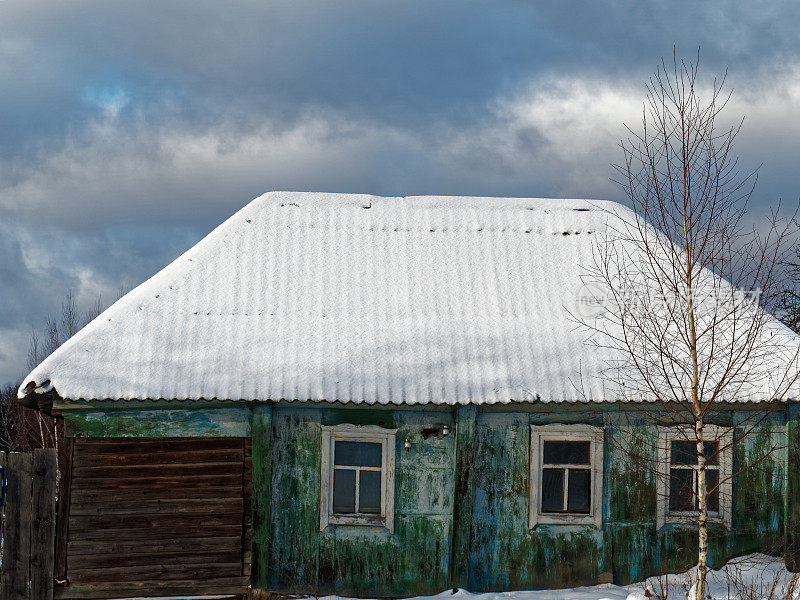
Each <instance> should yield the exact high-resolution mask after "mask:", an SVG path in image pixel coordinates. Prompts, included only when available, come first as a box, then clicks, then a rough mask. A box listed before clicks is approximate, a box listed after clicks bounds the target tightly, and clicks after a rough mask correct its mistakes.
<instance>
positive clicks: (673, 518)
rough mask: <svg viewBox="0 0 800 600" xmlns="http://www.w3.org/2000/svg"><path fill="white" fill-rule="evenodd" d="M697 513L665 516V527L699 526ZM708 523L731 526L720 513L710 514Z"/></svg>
mask: <svg viewBox="0 0 800 600" xmlns="http://www.w3.org/2000/svg"><path fill="white" fill-rule="evenodd" d="M697 520H698V514H697V511H681V512H671V513H667V514H666V515H665V516H664V525H694V526H697ZM708 522H709V524H712V525H722V526H723V527H728V528H729V529H730V526H729V525H728V524H727V523H726V522H725V518H724V517H723V516H722V515H721V514H720V513H718V512H715V513H709V515H708ZM662 526H663V525H662Z"/></svg>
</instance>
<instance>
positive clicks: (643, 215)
mask: <svg viewBox="0 0 800 600" xmlns="http://www.w3.org/2000/svg"><path fill="white" fill-rule="evenodd" d="M698 63H699V54H698V60H696V61H694V62H692V61H688V62H687V61H679V60H678V59H677V57H674V58H673V61H672V64H667V63H666V62H664V61H662V62H661V65H660V66H659V68H658V69H657V71H656V73H655V74H654V75H653V76H652V77H651V79H650V80H649V82H648V84H647V100H646V103H645V106H644V109H643V114H642V127H641V129H640V130H637V131H634V130H633V129H630V128H629V129H628V131H629V137H628V138H627V139H626V140H623V141H622V142H621V143H620V146H621V148H622V153H623V157H624V160H623V162H622V163H621V164H620V165H615V169H616V172H617V175H618V178H617V182H618V183H619V184H620V186H621V188H622V189H623V190H624V192H625V194H626V196H627V198H628V200H629V202H630V203H631V205H632V207H633V209H634V210H633V213H628V212H626V211H619V212H618V213H616V214H609V216H608V223H609V226H608V228H607V231H606V234H605V236H601V237H600V240H599V241H598V243H597V245H596V252H595V263H594V265H593V266H592V267H591V268H590V269H589V272H588V273H587V275H586V276H587V280H588V281H590V282H591V284H592V285H593V286H596V287H595V290H596V292H595V293H598V294H601V295H602V298H603V301H604V304H603V306H604V308H603V309H602V310H600V311H599V312H598V313H597V314H596V315H594V316H593V317H592V318H591V319H586V318H582V319H581V322H582V323H583V324H584V325H586V326H587V327H589V329H590V330H591V332H592V333H591V339H592V340H593V342H594V343H595V344H597V346H598V347H600V348H602V349H603V350H604V352H605V355H606V356H608V357H609V358H608V370H607V372H606V376H607V378H608V382H609V387H610V388H612V389H613V390H614V392H613V393H614V394H616V395H617V396H618V397H620V398H623V399H627V400H633V401H636V402H637V406H639V407H641V410H645V411H649V412H650V413H651V416H652V418H655V419H657V421H656V422H659V423H661V424H665V425H669V426H674V427H675V428H676V430H678V431H681V432H682V435H683V436H684V438H683V440H681V442H682V443H679V444H678V445H673V446H671V450H670V451H671V452H673V453H674V452H683V453H689V456H688V459H689V460H690V462H692V463H694V466H693V468H692V469H691V476H690V478H689V480H688V481H687V479H686V478H685V477H684V478H683V479H682V480H681V481H680V482H677V481H671V483H672V484H674V485H677V484H678V483H680V484H685V485H687V486H688V491H685V492H684V493H683V495H682V496H681V498H680V499H679V500H681V501H683V502H686V503H687V504H686V505H685V506H684V508H690V509H691V510H692V511H696V513H695V514H696V525H697V532H698V555H697V583H696V585H695V587H694V588H693V594H694V598H695V599H696V600H702V599H704V598H705V596H706V574H707V571H708V549H709V540H708V535H709V527H708V524H709V503H710V502H713V503H718V502H720V498H719V494H720V490H721V489H722V488H723V486H724V484H725V481H726V479H727V480H729V479H730V477H732V475H728V476H727V477H723V476H721V475H719V471H716V470H714V468H713V466H712V465H714V463H715V461H717V460H719V457H720V456H721V455H722V453H723V452H724V451H725V450H726V449H727V448H730V447H731V446H732V445H733V444H735V443H737V442H739V441H741V438H743V437H744V436H745V435H747V434H749V433H750V432H752V431H753V430H754V429H755V428H756V427H758V426H759V424H760V423H762V422H763V420H764V418H765V417H764V415H765V414H766V413H765V411H764V410H758V411H756V410H753V411H751V413H750V414H752V418H751V419H750V420H749V421H748V423H747V424H745V425H744V427H743V426H742V424H741V423H740V424H739V428H738V429H735V428H734V427H733V426H731V425H728V426H722V427H719V426H714V425H712V423H714V422H715V420H718V419H715V417H717V416H718V412H719V411H720V410H721V407H722V406H724V404H725V403H726V402H731V401H754V402H759V403H764V404H759V407H764V406H771V404H770V403H774V402H776V401H780V400H782V399H784V397H785V396H786V394H787V392H788V391H789V390H790V389H791V388H792V387H793V386H794V385H795V383H796V382H797V378H798V373H799V372H800V347H798V343H797V338H795V337H794V336H793V335H791V334H790V333H789V332H788V330H786V329H785V328H784V327H783V326H782V325H780V324H779V323H777V321H776V320H775V319H774V318H773V317H772V316H771V313H772V312H773V311H774V309H775V308H776V304H775V302H776V299H777V292H778V288H779V286H780V283H781V277H780V274H779V268H780V266H781V264H783V259H784V257H785V252H786V249H787V247H788V246H789V242H790V240H789V236H790V234H791V233H792V232H793V229H792V228H791V226H790V225H791V222H790V221H791V220H781V219H779V218H778V215H777V213H773V214H772V215H771V218H770V219H769V222H768V223H767V224H766V225H765V226H764V227H760V228H754V227H752V226H748V224H747V223H748V212H747V206H748V201H749V200H750V198H751V196H752V193H753V190H754V186H755V182H756V173H755V171H753V172H742V171H741V170H740V169H739V167H738V161H737V159H736V157H735V156H734V154H733V143H734V140H735V139H736V137H737V134H738V133H739V131H740V128H741V126H742V123H743V120H739V121H737V122H735V123H734V124H733V125H724V124H723V121H722V118H721V117H720V114H721V112H722V111H723V109H724V108H725V105H726V104H727V102H728V99H729V98H730V94H729V93H726V92H724V88H725V78H724V77H723V78H722V79H714V80H713V81H712V82H711V83H710V85H709V86H708V87H707V88H706V87H704V86H702V85H701V83H700V81H699V80H698ZM642 400H648V401H654V402H641V401H642ZM737 432H738V435H734V434H735V433H737ZM772 451H774V446H773V447H771V448H770V449H768V450H767V453H769V452H772ZM712 471H713V473H714V478H712V479H709V477H710V475H709V473H711V472H712ZM656 472H657V473H658V475H659V476H661V477H666V478H672V479H674V478H675V477H676V475H675V474H673V473H672V472H671V470H670V469H669V468H664V466H663V465H661V466H659V467H658V468H657V469H656ZM712 510H713V509H712Z"/></svg>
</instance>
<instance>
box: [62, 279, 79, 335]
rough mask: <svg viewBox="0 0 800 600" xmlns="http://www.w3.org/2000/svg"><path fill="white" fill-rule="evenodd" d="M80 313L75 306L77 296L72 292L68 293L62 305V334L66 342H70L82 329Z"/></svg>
mask: <svg viewBox="0 0 800 600" xmlns="http://www.w3.org/2000/svg"><path fill="white" fill-rule="evenodd" d="M79 321H80V313H79V312H78V308H77V306H75V294H73V292H72V290H69V291H67V296H66V298H64V302H62V303H61V332H62V334H63V338H64V340H68V339H69V338H71V337H72V336H73V335H75V334H76V333H77V331H78V329H80V327H81V325H80V322H79Z"/></svg>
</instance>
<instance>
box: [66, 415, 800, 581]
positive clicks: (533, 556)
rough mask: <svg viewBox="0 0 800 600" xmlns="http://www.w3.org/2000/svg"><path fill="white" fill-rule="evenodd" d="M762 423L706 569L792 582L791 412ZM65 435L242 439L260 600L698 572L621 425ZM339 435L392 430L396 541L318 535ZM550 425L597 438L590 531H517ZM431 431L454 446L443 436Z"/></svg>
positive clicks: (162, 426) (284, 427)
mask: <svg viewBox="0 0 800 600" xmlns="http://www.w3.org/2000/svg"><path fill="white" fill-rule="evenodd" d="M720 416H721V418H724V419H725V421H726V422H728V423H740V425H739V427H738V428H737V435H741V432H742V431H743V427H744V426H745V425H744V424H743V423H744V421H745V414H744V413H741V412H736V411H728V412H726V413H721V415H720ZM768 416H769V418H767V419H765V420H764V422H763V424H761V425H759V427H757V428H756V429H755V431H754V432H753V433H752V434H749V435H748V436H746V437H745V439H744V441H742V442H740V443H737V445H736V448H735V452H734V472H735V473H736V475H735V478H734V482H733V490H734V500H733V529H732V530H727V529H725V528H723V527H720V526H714V527H713V528H712V532H711V535H710V538H711V548H710V563H711V565H712V566H720V565H721V564H722V563H723V562H724V561H725V560H727V559H728V558H729V557H731V556H733V555H736V554H742V553H746V552H753V551H762V552H764V551H766V552H771V553H778V552H781V551H785V553H786V557H787V562H788V564H789V566H790V567H791V568H795V569H798V568H800V533H798V532H800V408H798V407H797V406H794V405H793V406H790V407H789V410H788V411H786V412H782V413H776V414H775V415H768ZM65 423H66V424H67V431H68V434H69V435H78V436H148V437H150V436H161V435H163V436H197V435H207V436H231V435H233V436H250V435H252V439H253V507H252V508H253V510H252V515H253V552H252V561H253V564H252V571H251V572H252V582H253V585H254V587H258V588H266V589H271V590H274V591H281V592H289V593H302V594H328V593H336V594H340V595H368V596H410V595H418V594H428V593H435V592H439V591H441V590H443V589H446V588H448V587H452V586H460V587H467V588H469V589H472V590H474V591H487V590H507V589H537V588H546V587H564V586H575V585H582V584H591V583H595V582H596V581H597V580H598V578H600V577H601V575H605V574H609V573H610V574H611V575H613V579H614V581H615V582H617V583H621V584H625V583H629V582H632V581H636V580H641V579H642V578H644V577H646V576H649V575H654V574H659V573H661V572H663V571H664V570H665V569H668V570H670V571H679V570H682V569H685V568H688V567H689V566H691V565H692V564H693V562H694V561H695V557H696V550H697V535H696V532H695V531H693V529H692V528H691V527H687V526H676V525H667V526H665V527H663V528H662V529H661V530H656V526H655V512H656V485H655V483H656V482H655V475H654V474H653V470H652V468H648V467H647V466H646V465H647V464H648V463H652V460H653V458H654V453H655V445H656V440H657V428H656V427H655V426H654V425H652V424H648V423H646V422H643V421H642V420H641V419H639V420H634V419H632V418H631V414H628V413H625V412H624V411H623V410H620V409H609V408H607V407H603V408H598V409H597V410H594V411H591V412H589V411H586V410H585V409H578V408H574V407H571V408H569V409H565V410H564V411H563V412H559V411H557V410H554V409H553V407H545V408H544V409H543V410H542V411H541V412H534V411H525V412H523V411H519V412H512V411H506V412H501V411H499V410H497V409H492V410H485V411H484V410H481V409H480V408H479V407H476V406H463V407H456V408H454V409H453V410H452V411H450V412H447V411H442V410H436V411H434V410H430V411H428V410H422V409H421V410H408V409H403V410H401V409H397V410H395V409H385V408H380V409H364V408H361V409H356V408H341V407H337V408H327V407H321V406H318V405H317V406H296V407H294V406H293V407H285V406H269V405H258V406H255V407H253V408H241V407H235V408H234V407H231V408H224V407H218V408H207V409H202V410H201V409H198V410H191V409H185V410H184V409H164V408H160V409H157V410H132V409H114V410H109V411H103V410H100V409H97V408H92V409H85V410H77V409H73V410H69V411H65ZM340 423H352V424H357V425H379V426H383V427H392V428H396V429H397V430H398V431H397V437H396V440H397V441H396V443H397V446H396V448H395V457H396V464H395V498H394V510H395V523H394V526H395V527H394V532H393V533H390V532H389V531H388V530H386V529H384V528H377V527H352V526H335V525H330V526H328V527H327V528H326V529H325V530H324V531H320V518H319V494H320V468H321V466H320V460H321V447H320V444H321V427H322V426H323V425H331V424H340ZM546 423H590V424H593V425H602V426H603V427H604V436H605V441H604V469H603V473H604V475H603V478H604V479H603V526H602V528H601V529H599V530H598V529H597V528H596V527H594V526H556V525H539V526H537V527H535V528H534V529H533V530H531V529H529V526H528V497H529V489H528V486H529V469H530V455H529V451H530V448H529V446H530V425H531V424H546ZM443 425H447V426H448V427H449V428H450V431H452V434H451V435H448V436H442V435H440V434H439V432H440V431H441V427H442V426H443ZM405 440H408V441H410V442H411V448H410V449H406V448H405V447H404V441H405ZM773 448H774V451H773ZM766 454H769V456H767V457H766V458H764V456H765V455H766ZM782 546H783V547H782Z"/></svg>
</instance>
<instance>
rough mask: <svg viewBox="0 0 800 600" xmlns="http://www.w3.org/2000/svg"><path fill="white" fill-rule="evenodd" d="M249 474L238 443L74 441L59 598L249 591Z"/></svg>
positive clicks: (237, 440) (203, 440)
mask: <svg viewBox="0 0 800 600" xmlns="http://www.w3.org/2000/svg"><path fill="white" fill-rule="evenodd" d="M249 470H250V466H249V460H248V457H247V456H246V450H245V442H244V440H243V439H242V438H201V439H200V438H173V439H161V438H157V439H131V438H124V439H113V438H103V439H92V438H85V439H77V440H75V447H74V453H73V465H72V478H71V492H70V509H69V524H68V525H69V526H68V536H67V539H68V542H67V557H68V560H67V575H68V579H69V585H68V586H67V587H64V588H59V589H57V590H56V598H102V597H103V593H104V592H103V590H113V592H114V593H115V594H117V595H119V594H120V593H125V594H129V595H131V594H133V595H149V594H153V595H159V596H163V595H171V594H189V593H191V594H196V595H200V594H206V593H209V594H210V593H243V592H244V591H246V587H247V583H248V578H247V573H249V564H248V565H245V564H244V561H245V560H249V540H250V531H249V527H250V524H249V523H250V516H249V500H250V499H249V495H248V494H246V491H245V488H246V487H248V488H249V475H248V472H249ZM245 546H246V548H245Z"/></svg>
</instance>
